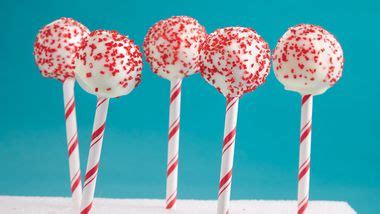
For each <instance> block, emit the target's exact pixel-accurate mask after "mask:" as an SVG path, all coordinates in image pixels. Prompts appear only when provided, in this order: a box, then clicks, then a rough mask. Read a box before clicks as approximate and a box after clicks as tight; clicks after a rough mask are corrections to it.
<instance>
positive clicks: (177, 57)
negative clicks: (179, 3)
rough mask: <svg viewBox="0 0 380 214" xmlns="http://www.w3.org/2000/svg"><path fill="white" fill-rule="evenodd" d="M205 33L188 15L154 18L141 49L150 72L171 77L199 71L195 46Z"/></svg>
mask: <svg viewBox="0 0 380 214" xmlns="http://www.w3.org/2000/svg"><path fill="white" fill-rule="evenodd" d="M206 35H207V34H206V31H205V28H204V27H203V26H201V25H200V24H199V23H198V21H197V20H195V19H193V18H190V17H186V16H174V17H171V18H169V19H166V20H161V21H159V22H157V23H156V24H155V25H153V26H152V27H151V28H150V29H149V31H148V33H147V35H146V36H145V39H144V53H145V55H146V59H147V61H148V63H149V64H150V66H151V68H152V70H153V72H154V73H156V74H158V75H159V76H161V77H163V78H166V79H169V80H173V79H179V78H183V77H186V76H189V75H191V74H194V73H196V72H197V71H199V47H200V44H201V43H202V42H203V41H204V40H205V38H206Z"/></svg>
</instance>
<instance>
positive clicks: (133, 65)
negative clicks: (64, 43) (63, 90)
mask: <svg viewBox="0 0 380 214" xmlns="http://www.w3.org/2000/svg"><path fill="white" fill-rule="evenodd" d="M141 70H142V58H141V52H140V50H139V47H138V46H137V45H135V44H134V43H133V41H132V40H130V39H128V37H126V36H124V35H121V34H119V33H118V32H116V31H106V30H96V31H93V32H91V34H90V35H89V36H88V37H85V38H84V39H83V42H82V45H81V47H80V48H79V51H78V56H77V58H76V68H75V75H76V79H77V82H78V83H79V85H80V86H81V87H82V88H83V89H84V90H86V91H87V92H88V93H91V94H94V95H97V96H98V97H103V98H113V97H119V96H122V95H126V94H128V93H130V92H131V91H132V90H133V89H134V88H135V87H136V86H137V85H138V84H139V83H140V81H141Z"/></svg>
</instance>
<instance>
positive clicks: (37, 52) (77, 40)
mask: <svg viewBox="0 0 380 214" xmlns="http://www.w3.org/2000/svg"><path fill="white" fill-rule="evenodd" d="M88 34H89V30H88V29H87V28H86V27H85V26H83V25H82V24H81V23H79V22H77V21H75V20H73V19H71V18H60V19H58V20H56V21H54V22H52V23H50V24H48V25H46V26H45V27H43V28H42V29H41V30H40V31H39V32H38V35H37V37H36V41H35V43H34V51H33V54H34V57H35V61H36V63H37V65H38V67H39V69H40V72H41V74H42V75H43V76H44V77H50V78H55V79H58V80H60V81H62V82H63V81H65V80H66V78H69V77H74V68H75V65H74V56H75V52H76V51H77V50H78V48H79V46H80V44H81V40H82V38H83V37H84V36H87V35H88Z"/></svg>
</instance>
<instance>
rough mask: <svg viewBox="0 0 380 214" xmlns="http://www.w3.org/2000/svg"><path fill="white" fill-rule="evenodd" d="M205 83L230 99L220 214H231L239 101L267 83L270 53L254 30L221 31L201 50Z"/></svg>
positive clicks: (213, 35)
mask: <svg viewBox="0 0 380 214" xmlns="http://www.w3.org/2000/svg"><path fill="white" fill-rule="evenodd" d="M200 56H201V73H202V76H203V77H204V79H205V80H206V81H207V82H208V83H210V84H211V85H213V86H214V87H215V88H216V89H217V90H218V91H219V92H221V93H222V94H223V95H224V96H225V97H226V98H227V107H226V118H225V128H224V140H223V147H222V163H221V170H220V180H219V193H218V211H217V213H218V214H226V213H229V210H230V195H231V184H232V168H233V159H234V150H235V136H236V122H237V113H238V103H239V98H240V97H241V96H242V95H243V94H245V93H248V92H251V91H253V90H255V89H256V88H257V87H258V86H260V85H261V84H263V83H264V82H265V79H266V77H267V75H268V72H269V67H270V50H269V46H268V44H267V43H266V42H265V41H264V39H263V38H262V37H261V36H260V35H258V34H257V33H256V32H255V31H254V30H252V29H250V28H243V27H228V28H223V29H218V30H216V31H215V32H214V33H212V34H210V35H209V36H208V37H207V38H206V41H205V42H204V43H203V44H202V47H201V55H200Z"/></svg>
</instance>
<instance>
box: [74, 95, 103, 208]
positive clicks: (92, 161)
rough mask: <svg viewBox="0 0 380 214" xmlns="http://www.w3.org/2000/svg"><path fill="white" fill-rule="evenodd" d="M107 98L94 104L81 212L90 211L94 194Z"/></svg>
mask: <svg viewBox="0 0 380 214" xmlns="http://www.w3.org/2000/svg"><path fill="white" fill-rule="evenodd" d="M108 104H109V99H108V98H99V99H98V104H97V106H96V112H95V119H94V127H93V132H92V136H91V144H90V153H89V157H88V162H87V170H86V175H85V180H84V185H83V199H82V206H81V214H87V213H90V211H91V208H92V205H93V200H94V194H95V186H96V179H97V175H98V169H99V161H100V154H101V151H102V144H103V136H104V128H105V124H106V118H107V111H108Z"/></svg>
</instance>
